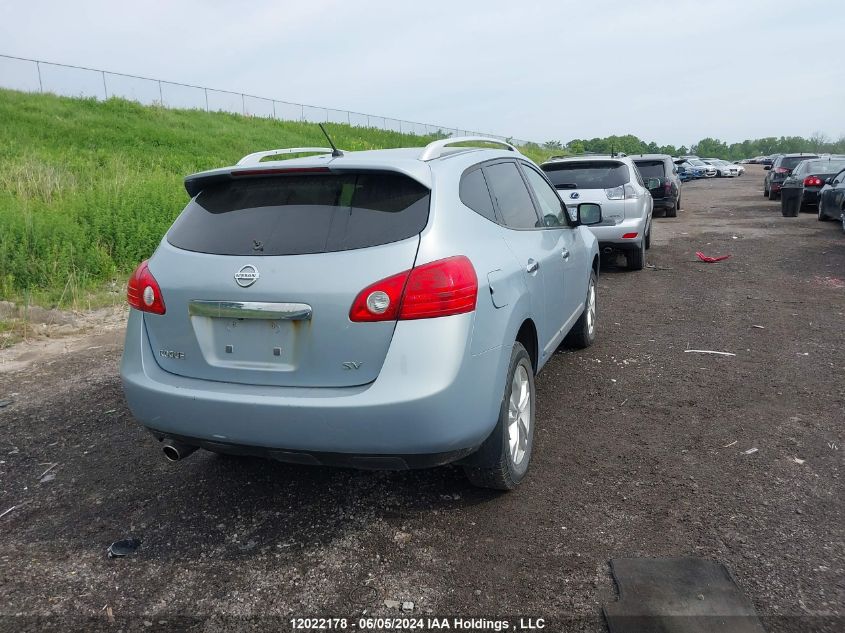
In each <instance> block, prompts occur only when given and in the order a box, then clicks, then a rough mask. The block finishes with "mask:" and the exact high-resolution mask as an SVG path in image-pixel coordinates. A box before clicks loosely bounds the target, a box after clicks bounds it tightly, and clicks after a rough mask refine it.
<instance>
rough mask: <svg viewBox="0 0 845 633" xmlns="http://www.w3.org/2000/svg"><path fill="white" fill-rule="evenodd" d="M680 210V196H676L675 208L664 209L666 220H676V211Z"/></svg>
mask: <svg viewBox="0 0 845 633" xmlns="http://www.w3.org/2000/svg"><path fill="white" fill-rule="evenodd" d="M680 210H681V196H680V195H678V199H677V200H676V201H675V206H674V207H672V208H671V209H666V217H667V218H676V217H678V211H680Z"/></svg>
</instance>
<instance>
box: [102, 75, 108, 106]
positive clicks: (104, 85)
mask: <svg viewBox="0 0 845 633" xmlns="http://www.w3.org/2000/svg"><path fill="white" fill-rule="evenodd" d="M102 73H103V92H104V93H106V99H108V98H109V89H108V88H106V71H105V70H104V71H102Z"/></svg>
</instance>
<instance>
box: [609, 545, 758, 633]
mask: <svg viewBox="0 0 845 633" xmlns="http://www.w3.org/2000/svg"><path fill="white" fill-rule="evenodd" d="M610 566H611V569H612V571H613V577H614V579H615V580H616V586H617V587H618V588H619V600H618V601H617V602H613V603H609V604H605V605H604V606H603V610H604V616H605V618H606V619H607V625H608V628H609V629H610V633H658V632H659V633H717V632H718V633H722V632H724V633H765V630H764V629H763V626H762V625H761V624H760V621H759V620H758V619H757V613H756V612H755V611H754V606H753V605H752V604H751V601H749V600H748V598H746V597H745V595H744V594H743V593H742V591H741V590H740V589H739V587H737V585H736V583H734V581H733V578H731V575H730V573H729V572H728V570H727V569H726V568H725V566H724V565H722V564H721V563H718V562H716V561H712V560H704V559H701V558H617V559H614V560H612V561H610Z"/></svg>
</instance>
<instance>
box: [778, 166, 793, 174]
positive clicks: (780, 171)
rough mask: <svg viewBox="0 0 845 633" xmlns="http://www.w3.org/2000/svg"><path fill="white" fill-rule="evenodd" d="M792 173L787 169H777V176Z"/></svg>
mask: <svg viewBox="0 0 845 633" xmlns="http://www.w3.org/2000/svg"><path fill="white" fill-rule="evenodd" d="M789 172H790V170H789V169H787V168H786V167H778V168H776V169H775V173H776V174H788V173H789Z"/></svg>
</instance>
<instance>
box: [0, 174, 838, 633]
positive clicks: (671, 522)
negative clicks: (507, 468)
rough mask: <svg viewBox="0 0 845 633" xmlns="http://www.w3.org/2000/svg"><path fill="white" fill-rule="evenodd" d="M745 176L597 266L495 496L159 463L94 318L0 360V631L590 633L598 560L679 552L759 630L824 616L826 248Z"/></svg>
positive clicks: (690, 192) (829, 569)
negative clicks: (717, 579)
mask: <svg viewBox="0 0 845 633" xmlns="http://www.w3.org/2000/svg"><path fill="white" fill-rule="evenodd" d="M762 175H763V172H762V169H760V168H758V167H755V166H750V169H749V173H747V174H746V175H745V176H743V177H741V178H738V179H733V180H722V179H714V180H710V181H699V182H694V183H689V184H685V185H684V189H683V206H684V208H683V210H682V211H681V212H680V214H679V217H678V218H677V219H670V218H658V219H656V221H655V227H654V233H653V236H654V239H653V244H652V249H651V251H650V253H649V263H650V265H652V266H654V267H653V268H648V269H646V270H644V271H642V272H639V273H629V272H627V271H625V270H623V269H621V268H618V269H617V268H615V267H613V266H611V265H608V266H605V267H603V271H602V276H601V279H600V282H599V301H600V305H599V309H600V317H599V319H600V321H599V323H600V325H599V327H600V330H599V336H598V342H597V343H596V345H595V346H594V347H592V348H590V349H588V350H586V351H567V350H562V351H561V352H559V353H558V354H557V355H556V357H555V358H554V359H552V360H551V361H550V362H549V364H548V365H547V366H546V368H545V369H544V371H543V372H542V373H541V374H540V376H539V377H538V380H537V391H538V414H537V435H536V438H535V451H536V452H535V455H534V461H533V462H532V466H531V472H530V474H529V477H528V478H527V480H526V481H525V482H524V483H523V484H522V485H521V486H520V488H519V489H518V490H516V491H515V492H512V493H509V494H499V493H493V492H487V491H482V490H477V489H473V488H471V487H470V486H469V485H468V483H467V482H466V480H465V479H464V477H463V474H462V472H461V470H460V469H459V468H456V467H443V468H438V469H435V470H428V471H413V472H402V473H395V472H394V473H385V472H383V473H373V472H356V471H350V470H340V469H327V468H314V467H305V466H290V465H284V464H279V463H274V462H270V461H263V460H256V459H245V458H231V457H218V456H215V455H212V454H208V453H202V452H200V453H196V454H195V455H194V456H192V457H191V458H189V459H187V460H185V461H183V462H180V463H178V464H170V463H167V462H166V461H165V460H164V458H163V457H162V454H161V449H160V447H159V446H158V445H157V443H156V442H155V441H154V440H153V439H152V437H151V436H149V435H148V434H146V433H145V432H144V431H142V430H141V429H140V428H139V427H138V426H137V425H136V423H135V422H134V421H133V420H132V417H131V415H130V414H129V412H128V410H127V409H126V405H125V403H124V399H123V395H122V393H121V388H120V383H119V379H118V373H117V370H118V362H119V358H120V351H121V338H120V331H119V330H111V331H105V332H102V333H98V334H95V335H92V336H89V337H86V338H83V339H78V340H76V341H75V342H74V344H73V345H72V346H69V347H67V349H64V348H61V349H56V348H55V347H54V348H49V351H48V352H45V353H42V354H40V355H39V354H34V355H33V356H31V357H29V358H28V359H25V360H26V362H23V363H18V364H17V365H15V366H14V370H7V371H2V372H0V401H2V400H12V403H11V404H8V405H6V406H5V407H3V408H0V429H2V441H0V488H2V490H1V491H0V512H4V511H6V510H7V509H9V508H13V509H12V510H11V511H8V512H7V513H6V514H5V515H4V516H2V518H0V629H2V630H4V631H20V630H27V629H28V630H42V629H46V628H52V629H53V630H68V629H76V630H92V629H95V628H96V629H102V630H109V631H111V630H114V631H116V630H119V629H122V630H130V629H131V630H146V631H150V630H175V629H180V628H187V629H191V630H197V631H225V630H233V629H236V628H250V627H252V628H255V629H256V630H258V629H262V628H269V629H272V630H278V631H282V630H290V622H289V618H290V617H293V616H302V617H309V616H329V615H334V616H343V617H347V618H355V619H357V618H358V617H359V616H360V615H361V614H362V613H365V614H366V615H369V616H371V615H393V616H397V615H402V614H403V611H402V610H401V608H396V606H394V604H393V603H392V602H391V601H412V602H413V603H414V605H413V611H411V612H410V614H411V615H416V616H422V617H425V616H427V615H431V614H434V615H438V616H455V615H457V616H466V617H470V616H475V617H485V618H493V617H507V616H510V617H515V616H518V615H519V616H524V617H526V618H528V617H533V618H538V617H543V618H545V619H546V630H550V631H569V630H574V631H605V630H606V628H605V627H606V625H605V623H604V621H603V619H602V617H601V611H600V605H601V604H602V603H603V602H606V601H611V600H614V599H615V597H616V589H615V587H614V583H613V580H612V577H611V575H610V569H609V565H608V561H609V560H610V559H612V558H615V557H629V556H643V557H647V556H697V557H704V558H711V559H716V560H718V561H721V562H722V563H724V564H725V565H726V566H727V568H728V569H729V570H730V572H731V573H732V574H733V576H734V578H735V580H736V582H737V584H738V585H739V586H740V587H741V588H742V590H743V591H744V592H745V593H746V595H748V596H749V598H750V599H751V600H752V601H753V603H754V605H755V607H756V609H757V612H758V614H759V615H760V616H761V619H762V621H763V623H764V626H765V627H766V629H767V630H768V631H802V632H804V631H841V630H845V530H844V529H843V527H845V496H843V481H842V470H843V469H842V466H843V455H845V430H844V429H843V420H845V369H844V368H845V358H843V353H844V352H843V350H845V327H843V324H845V315H843V312H845V236H843V235H842V233H841V230H840V229H839V228H838V226H837V225H835V224H833V223H821V222H818V221H816V218H815V215H814V214H803V215H802V217H800V218H798V219H793V218H783V217H781V215H780V205H779V203H772V202H769V201H767V200H765V199H764V198H763V197H762V188H761V181H762ZM699 250H701V251H704V252H705V253H706V254H708V255H722V254H731V258H730V259H728V260H727V261H723V262H720V263H717V264H705V263H702V262H700V261H698V260H697V259H696V258H695V255H694V253H695V252H696V251H699ZM688 349H704V350H718V351H726V352H731V353H733V354H736V355H735V356H716V355H704V354H698V353H686V352H685V350H688ZM12 360H14V359H12ZM751 449H756V451H754V452H751ZM48 469H49V472H47V474H46V476H44V475H43V473H45V471H48ZM51 475H54V476H55V477H54V478H51ZM128 537H137V538H139V539H141V540H142V544H141V547H140V548H139V549H138V550H137V552H136V553H135V554H134V555H132V556H130V557H127V558H123V559H109V558H107V556H106V548H107V547H108V545H109V544H110V543H111V542H112V541H115V540H118V539H122V538H128ZM385 601H388V603H387V605H386V604H385ZM388 605H389V606H388ZM406 615H407V614H406Z"/></svg>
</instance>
